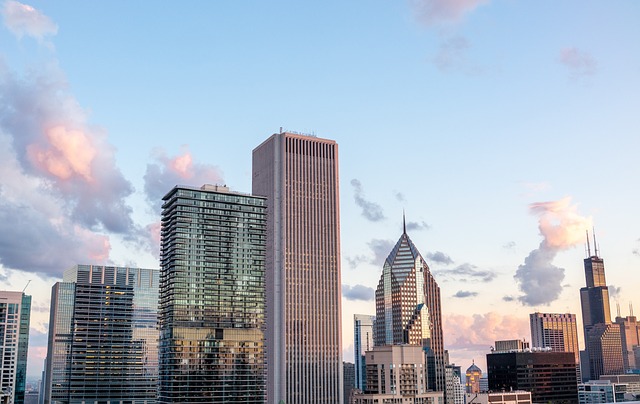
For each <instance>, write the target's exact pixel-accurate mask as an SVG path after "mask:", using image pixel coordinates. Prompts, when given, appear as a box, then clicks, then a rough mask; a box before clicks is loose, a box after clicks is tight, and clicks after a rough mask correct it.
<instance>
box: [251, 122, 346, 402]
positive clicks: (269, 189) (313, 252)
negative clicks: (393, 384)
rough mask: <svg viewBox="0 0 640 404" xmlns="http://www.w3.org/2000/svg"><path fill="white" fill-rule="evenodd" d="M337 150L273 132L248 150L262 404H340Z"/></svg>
mask: <svg viewBox="0 0 640 404" xmlns="http://www.w3.org/2000/svg"><path fill="white" fill-rule="evenodd" d="M338 185H339V184H338V145H337V144H336V142H335V141H333V140H328V139H321V138H317V137H313V136H305V135H300V134H294V133H287V132H283V133H278V134H275V135H273V136H271V137H270V138H268V139H267V140H265V141H264V142H263V143H262V144H261V145H260V146H258V147H257V148H255V149H254V151H253V188H252V189H253V191H252V192H253V193H254V194H256V195H263V196H266V197H267V204H268V209H269V217H268V223H267V228H268V231H267V255H266V258H267V259H266V286H267V287H266V290H267V344H268V349H267V354H268V359H267V364H268V371H267V402H268V403H269V404H278V403H279V402H280V400H283V401H284V402H285V403H287V404H309V403H314V404H341V403H342V401H343V394H342V391H343V388H342V387H343V378H342V331H341V324H342V323H341V307H340V304H341V284H340V280H341V279H340V204H339V186H338Z"/></svg>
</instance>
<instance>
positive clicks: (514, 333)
mask: <svg viewBox="0 0 640 404" xmlns="http://www.w3.org/2000/svg"><path fill="white" fill-rule="evenodd" d="M442 328H443V333H444V335H446V336H447V349H449V351H454V350H477V351H484V354H486V353H488V352H489V347H491V346H493V345H494V343H495V341H496V340H504V339H519V338H523V337H525V336H528V335H529V319H528V318H526V317H522V316H515V315H501V314H498V313H495V312H489V313H485V314H473V315H471V316H468V315H462V314H450V315H448V316H444V317H443V324H442Z"/></svg>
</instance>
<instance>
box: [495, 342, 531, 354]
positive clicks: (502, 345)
mask: <svg viewBox="0 0 640 404" xmlns="http://www.w3.org/2000/svg"><path fill="white" fill-rule="evenodd" d="M494 345H495V352H506V351H522V350H523V349H528V348H529V343H528V342H527V341H525V340H522V339H505V340H500V341H496V342H495V344H494Z"/></svg>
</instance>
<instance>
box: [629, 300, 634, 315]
mask: <svg viewBox="0 0 640 404" xmlns="http://www.w3.org/2000/svg"><path fill="white" fill-rule="evenodd" d="M629 315H630V316H632V317H633V303H631V302H629Z"/></svg>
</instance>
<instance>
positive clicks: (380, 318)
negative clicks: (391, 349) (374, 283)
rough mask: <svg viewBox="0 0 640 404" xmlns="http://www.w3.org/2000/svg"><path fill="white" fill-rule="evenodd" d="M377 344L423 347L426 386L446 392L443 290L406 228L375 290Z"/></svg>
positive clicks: (387, 261) (385, 265)
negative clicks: (425, 365) (441, 294)
mask: <svg viewBox="0 0 640 404" xmlns="http://www.w3.org/2000/svg"><path fill="white" fill-rule="evenodd" d="M375 344H376V346H381V345H400V344H411V345H420V346H422V348H423V350H424V352H425V356H426V364H427V376H428V377H427V386H428V388H429V389H431V390H435V391H444V389H445V371H444V366H445V355H444V342H443V336H442V311H441V304H440V287H439V286H438V284H437V283H436V281H435V279H434V278H433V275H432V274H431V271H430V270H429V266H428V265H427V263H426V262H425V260H424V259H423V258H422V256H421V255H420V252H419V251H418V249H417V248H416V246H415V245H414V244H413V242H412V241H411V239H410V238H409V236H408V235H407V231H406V226H403V232H402V235H401V236H400V239H399V240H398V242H397V243H396V245H395V247H394V248H393V250H392V251H391V253H390V254H389V256H388V257H387V259H386V260H385V262H384V266H383V269H382V276H381V277H380V281H379V282H378V287H377V289H376V326H375Z"/></svg>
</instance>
